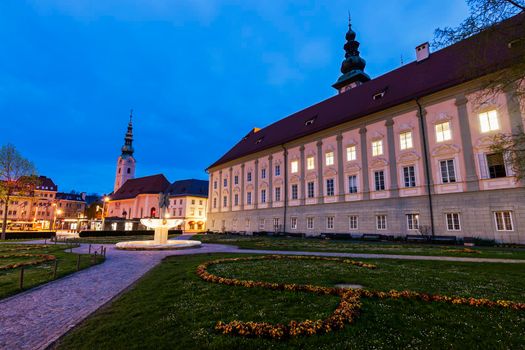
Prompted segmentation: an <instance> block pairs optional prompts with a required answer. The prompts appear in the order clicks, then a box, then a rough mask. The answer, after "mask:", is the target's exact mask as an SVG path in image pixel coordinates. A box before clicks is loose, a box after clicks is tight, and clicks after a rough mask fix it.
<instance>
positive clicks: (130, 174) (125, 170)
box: [113, 110, 135, 193]
mask: <svg viewBox="0 0 525 350" xmlns="http://www.w3.org/2000/svg"><path fill="white" fill-rule="evenodd" d="M132 119H133V110H131V112H130V114H129V123H128V131H127V132H126V136H125V137H124V145H123V146H122V148H121V151H122V154H121V155H120V156H119V157H118V159H117V173H116V175H115V186H114V187H113V193H115V192H117V190H118V189H119V188H120V187H121V186H122V185H124V183H125V182H126V181H128V180H129V179H134V178H135V158H133V152H134V150H133V121H132Z"/></svg>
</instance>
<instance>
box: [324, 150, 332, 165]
mask: <svg viewBox="0 0 525 350" xmlns="http://www.w3.org/2000/svg"><path fill="white" fill-rule="evenodd" d="M325 158H326V165H334V152H327V153H326V155H325Z"/></svg>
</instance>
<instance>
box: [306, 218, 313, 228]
mask: <svg viewBox="0 0 525 350" xmlns="http://www.w3.org/2000/svg"><path fill="white" fill-rule="evenodd" d="M306 228H307V229H309V230H313V229H314V218H313V217H307V218H306Z"/></svg>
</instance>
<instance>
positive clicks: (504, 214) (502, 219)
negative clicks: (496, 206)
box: [494, 211, 514, 231]
mask: <svg viewBox="0 0 525 350" xmlns="http://www.w3.org/2000/svg"><path fill="white" fill-rule="evenodd" d="M494 219H495V220H496V230H498V231H514V229H513V227H512V213H511V212H510V211H496V212H494Z"/></svg>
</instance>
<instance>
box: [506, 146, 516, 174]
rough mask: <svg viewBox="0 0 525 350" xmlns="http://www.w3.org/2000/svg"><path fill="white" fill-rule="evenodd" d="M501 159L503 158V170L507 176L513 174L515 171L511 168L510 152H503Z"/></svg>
mask: <svg viewBox="0 0 525 350" xmlns="http://www.w3.org/2000/svg"><path fill="white" fill-rule="evenodd" d="M503 159H504V160H505V171H506V173H507V176H515V175H516V172H515V171H514V170H513V169H512V155H511V154H510V152H508V151H507V152H504V153H503Z"/></svg>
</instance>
